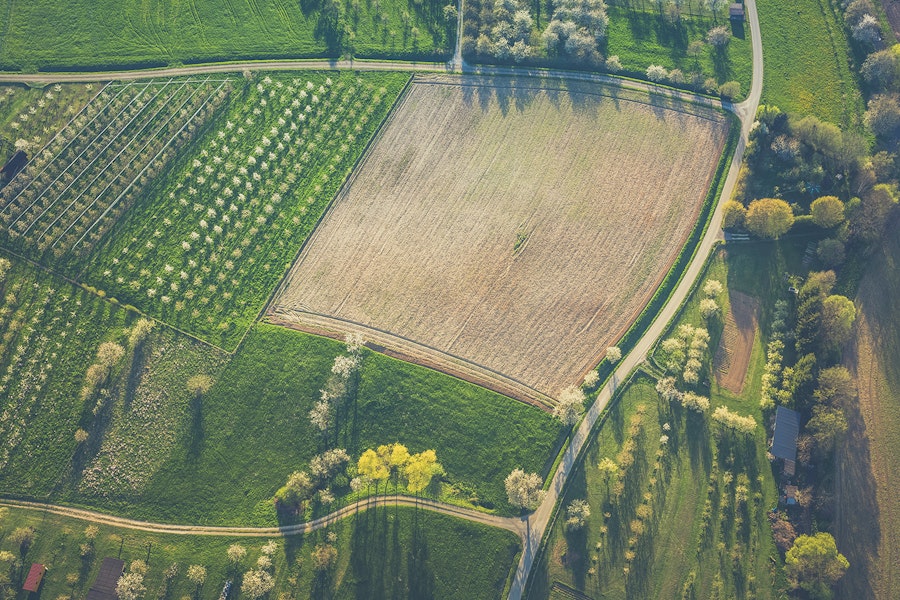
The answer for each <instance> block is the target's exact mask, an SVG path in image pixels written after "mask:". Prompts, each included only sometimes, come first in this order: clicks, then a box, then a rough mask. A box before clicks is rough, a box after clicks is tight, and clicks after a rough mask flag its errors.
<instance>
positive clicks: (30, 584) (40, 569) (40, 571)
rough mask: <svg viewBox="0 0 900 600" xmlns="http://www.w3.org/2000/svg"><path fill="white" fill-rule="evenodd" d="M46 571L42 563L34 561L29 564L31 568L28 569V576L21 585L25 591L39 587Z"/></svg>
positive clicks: (35, 590) (32, 590)
mask: <svg viewBox="0 0 900 600" xmlns="http://www.w3.org/2000/svg"><path fill="white" fill-rule="evenodd" d="M46 572H47V567H45V566H44V565H42V564H38V563H34V564H32V565H31V569H29V571H28V576H27V577H26V578H25V585H23V586H22V589H23V590H25V591H26V592H35V593H36V592H37V591H38V588H39V587H41V580H42V579H43V578H44V573H46Z"/></svg>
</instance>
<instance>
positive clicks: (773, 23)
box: [757, 0, 864, 127]
mask: <svg viewBox="0 0 900 600" xmlns="http://www.w3.org/2000/svg"><path fill="white" fill-rule="evenodd" d="M757 10H758V12H759V21H760V25H759V27H760V29H761V30H762V41H763V57H764V60H765V66H766V68H765V70H764V77H765V81H764V85H763V97H762V101H763V104H774V105H776V106H778V107H779V108H780V109H781V110H783V111H785V112H788V113H797V114H799V115H814V116H816V117H818V118H820V119H822V120H823V121H829V122H831V123H834V124H836V125H839V126H842V127H848V126H849V127H859V126H860V123H861V116H862V112H863V110H864V107H863V102H862V97H861V95H860V92H859V88H858V87H857V83H856V79H855V76H854V74H853V73H852V71H851V70H850V66H849V64H848V58H849V56H848V52H849V48H848V46H847V38H846V36H845V34H844V29H843V24H842V23H841V22H840V20H839V19H840V17H839V15H838V14H836V13H835V11H834V10H833V8H832V7H831V6H830V4H829V2H828V0H795V1H793V2H783V1H781V0H760V1H759V2H758V3H757Z"/></svg>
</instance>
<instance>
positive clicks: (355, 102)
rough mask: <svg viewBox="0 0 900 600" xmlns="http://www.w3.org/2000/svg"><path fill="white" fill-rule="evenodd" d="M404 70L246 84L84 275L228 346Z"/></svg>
mask: <svg viewBox="0 0 900 600" xmlns="http://www.w3.org/2000/svg"><path fill="white" fill-rule="evenodd" d="M406 79H407V76H405V75H394V74H381V75H370V76H366V77H363V76H353V75H350V74H330V75H326V74H309V75H307V76H306V77H305V78H304V79H303V80H300V79H291V78H286V77H285V78H282V77H275V78H269V77H265V78H264V79H262V80H261V81H258V82H255V83H248V84H246V87H245V89H244V90H243V97H242V98H240V99H239V101H236V102H235V103H234V106H233V108H232V110H231V111H230V112H229V113H228V116H227V118H223V119H220V120H219V123H218V126H217V127H214V128H213V130H212V131H210V132H209V134H208V135H207V137H206V138H205V139H204V140H203V141H202V143H199V144H198V145H197V147H196V148H195V152H194V154H193V155H192V156H190V157H188V159H187V160H186V161H185V162H184V167H183V168H182V169H181V170H180V171H179V172H177V173H173V174H172V175H171V176H169V177H168V178H167V180H166V181H165V185H163V186H160V188H159V192H158V195H154V197H153V198H152V199H151V200H150V201H149V202H147V203H145V204H144V209H143V210H139V211H136V212H135V213H133V214H131V215H129V217H128V219H127V220H126V222H125V223H124V225H123V227H122V229H121V230H119V231H118V232H117V233H116V235H115V236H113V238H112V239H111V240H110V241H109V243H107V244H105V245H104V247H103V249H102V250H100V251H99V252H98V253H97V255H96V256H94V257H92V260H91V261H90V264H89V265H88V266H89V270H88V272H87V274H86V277H85V279H86V281H89V282H90V283H91V284H92V285H96V286H97V287H98V288H101V289H103V290H104V291H105V292H106V293H108V294H113V295H115V296H116V297H117V298H118V299H119V300H122V301H124V302H127V303H129V304H133V305H135V306H137V307H139V308H141V309H142V310H144V311H145V312H148V313H151V314H154V315H156V316H159V317H161V318H163V319H164V320H166V321H168V322H170V323H173V324H176V325H178V326H179V327H181V328H183V329H186V330H189V331H192V332H193V333H196V334H198V335H201V336H204V337H206V338H207V339H209V340H210V341H213V342H214V343H219V344H223V345H226V346H231V345H233V344H234V343H236V341H237V340H238V339H239V338H240V336H241V335H242V334H243V332H244V331H245V330H246V328H247V327H248V326H249V324H250V322H252V320H253V319H254V318H255V316H256V314H257V313H258V312H259V310H260V308H261V306H262V304H263V303H264V301H265V299H266V298H267V296H268V295H269V293H270V292H271V290H272V289H273V288H274V286H275V284H276V283H277V281H278V280H279V279H280V278H281V277H282V276H283V274H284V272H285V270H286V268H287V266H288V265H289V264H290V261H291V260H292V259H293V257H294V255H295V254H296V252H297V251H298V249H299V247H300V245H301V244H302V243H303V240H304V239H305V238H306V236H307V235H308V234H309V233H310V231H311V230H312V228H313V227H314V225H315V223H316V222H317V221H318V219H319V217H320V215H321V213H322V211H323V210H324V209H325V207H326V206H327V205H328V203H329V201H330V200H331V198H332V197H333V195H334V193H335V192H336V191H337V189H338V188H339V187H340V185H341V183H342V182H343V181H344V179H345V178H346V176H347V175H348V174H349V172H350V169H351V168H352V166H353V164H354V163H355V161H356V160H357V158H358V157H359V155H360V153H361V152H362V150H363V148H364V147H365V145H366V143H367V142H368V140H369V138H370V137H371V135H372V133H373V132H374V131H375V129H376V128H377V126H378V125H379V124H380V123H381V121H382V120H383V119H384V117H385V115H386V114H387V112H388V111H389V110H390V108H391V106H392V105H393V101H394V99H395V98H396V96H397V94H398V92H399V90H400V89H401V88H402V86H403V84H404V83H405V81H406Z"/></svg>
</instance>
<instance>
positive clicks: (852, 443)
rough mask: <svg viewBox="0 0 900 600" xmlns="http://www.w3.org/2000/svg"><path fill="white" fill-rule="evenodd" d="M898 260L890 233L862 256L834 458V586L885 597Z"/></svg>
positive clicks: (897, 441)
mask: <svg viewBox="0 0 900 600" xmlns="http://www.w3.org/2000/svg"><path fill="white" fill-rule="evenodd" d="M894 224H895V226H896V220H895V221H894ZM890 237H891V236H890V234H888V236H887V238H890ZM898 259H900V244H898V239H897V237H896V236H894V237H893V239H886V240H885V241H884V243H883V245H882V247H881V248H879V249H878V250H877V251H876V252H875V254H874V256H873V257H872V258H871V259H869V262H868V266H867V270H866V274H865V276H864V277H863V279H862V281H861V283H860V287H859V294H858V296H857V298H856V305H857V310H858V311H859V317H858V318H857V325H856V337H855V340H854V341H853V342H852V345H851V348H850V351H849V352H845V357H846V358H845V362H846V364H847V366H848V367H849V368H850V369H851V372H852V373H854V375H855V377H856V380H857V385H858V387H859V403H858V405H857V406H851V407H848V410H847V413H848V418H847V420H848V421H849V423H850V429H849V431H848V433H847V436H846V439H845V442H844V443H843V444H842V445H841V446H840V451H839V452H838V456H837V461H836V462H837V472H836V483H835V488H836V492H835V500H836V509H837V513H836V518H835V538H836V539H837V543H838V547H839V548H840V549H841V552H843V553H844V554H845V555H846V556H847V560H849V561H850V569H849V570H848V571H847V575H846V576H845V577H844V579H842V580H841V583H840V585H841V590H842V592H843V593H844V594H845V595H849V594H853V595H854V596H855V597H859V598H892V597H895V596H897V594H898V590H900V583H898V582H900V579H898V577H900V551H898V548H900V500H898V497H897V494H896V493H894V490H895V488H896V485H897V482H898V481H900V460H898V459H897V456H898V453H900V407H898V396H897V390H898V389H900V363H898V361H897V358H896V357H897V356H898V352H900V327H898V323H897V297H898V293H900V274H898V271H897V267H896V264H897V260H898Z"/></svg>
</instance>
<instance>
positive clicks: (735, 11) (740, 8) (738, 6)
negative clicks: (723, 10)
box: [728, 2, 744, 17]
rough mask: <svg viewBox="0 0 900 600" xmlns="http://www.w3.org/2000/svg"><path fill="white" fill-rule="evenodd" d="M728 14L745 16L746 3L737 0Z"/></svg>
mask: <svg viewBox="0 0 900 600" xmlns="http://www.w3.org/2000/svg"><path fill="white" fill-rule="evenodd" d="M728 14H730V15H731V16H732V17H743V16H744V5H743V3H741V2H735V3H733V4H732V5H731V6H730V7H729V8H728Z"/></svg>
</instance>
